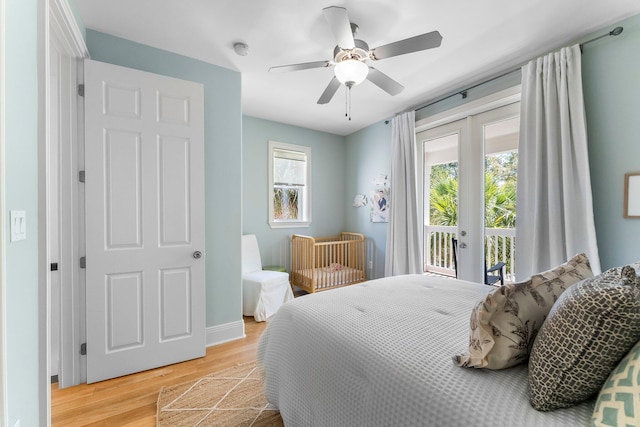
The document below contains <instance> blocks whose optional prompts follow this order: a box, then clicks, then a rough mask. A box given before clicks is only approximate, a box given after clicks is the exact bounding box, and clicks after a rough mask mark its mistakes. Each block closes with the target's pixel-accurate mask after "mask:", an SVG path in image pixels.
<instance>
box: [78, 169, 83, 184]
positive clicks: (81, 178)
mask: <svg viewBox="0 0 640 427" xmlns="http://www.w3.org/2000/svg"><path fill="white" fill-rule="evenodd" d="M78 181H80V182H84V171H78Z"/></svg>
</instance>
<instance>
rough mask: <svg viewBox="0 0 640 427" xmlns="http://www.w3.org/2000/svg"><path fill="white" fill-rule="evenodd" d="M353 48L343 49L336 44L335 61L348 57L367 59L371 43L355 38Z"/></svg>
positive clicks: (334, 50)
mask: <svg viewBox="0 0 640 427" xmlns="http://www.w3.org/2000/svg"><path fill="white" fill-rule="evenodd" d="M354 44H355V47H354V48H353V49H342V48H341V47H340V46H336V47H335V49H333V61H334V62H335V63H336V64H337V63H339V62H342V61H344V60H347V59H357V60H359V61H365V60H366V59H367V58H368V57H369V45H368V44H367V43H365V42H364V41H362V40H358V39H354Z"/></svg>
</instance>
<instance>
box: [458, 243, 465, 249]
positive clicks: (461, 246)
mask: <svg viewBox="0 0 640 427" xmlns="http://www.w3.org/2000/svg"><path fill="white" fill-rule="evenodd" d="M459 246H460V248H461V249H464V248H466V247H467V244H466V243H464V242H460V245H459Z"/></svg>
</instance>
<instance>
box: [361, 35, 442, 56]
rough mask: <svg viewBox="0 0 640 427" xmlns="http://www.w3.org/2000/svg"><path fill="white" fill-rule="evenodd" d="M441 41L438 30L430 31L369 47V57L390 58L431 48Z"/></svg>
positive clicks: (438, 44)
mask: <svg viewBox="0 0 640 427" xmlns="http://www.w3.org/2000/svg"><path fill="white" fill-rule="evenodd" d="M441 43H442V36H441V35H440V33H439V32H438V31H432V32H430V33H426V34H422V35H419V36H415V37H411V38H408V39H404V40H399V41H397V42H393V43H389V44H386V45H384V46H380V47H376V48H374V49H371V51H370V57H371V59H375V60H377V59H384V58H390V57H392V56H398V55H404V54H406V53H411V52H418V51H421V50H425V49H433V48H434V47H438V46H440V44H441Z"/></svg>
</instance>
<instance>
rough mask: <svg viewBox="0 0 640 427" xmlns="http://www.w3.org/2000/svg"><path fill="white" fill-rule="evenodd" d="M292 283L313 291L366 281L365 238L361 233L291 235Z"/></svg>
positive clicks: (310, 291) (307, 290)
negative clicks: (315, 235) (322, 235)
mask: <svg viewBox="0 0 640 427" xmlns="http://www.w3.org/2000/svg"><path fill="white" fill-rule="evenodd" d="M290 279H291V284H292V285H293V286H297V287H299V288H300V289H302V290H304V291H306V292H309V293H314V292H317V291H324V290H327V289H334V288H339V287H342V286H348V285H353V284H355V283H360V282H364V281H365V280H366V272H365V238H364V235H362V234H360V233H350V232H342V233H340V235H338V236H330V237H311V236H303V235H300V234H294V235H293V236H292V237H291V275H290Z"/></svg>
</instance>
